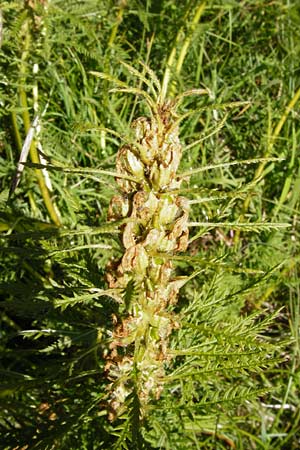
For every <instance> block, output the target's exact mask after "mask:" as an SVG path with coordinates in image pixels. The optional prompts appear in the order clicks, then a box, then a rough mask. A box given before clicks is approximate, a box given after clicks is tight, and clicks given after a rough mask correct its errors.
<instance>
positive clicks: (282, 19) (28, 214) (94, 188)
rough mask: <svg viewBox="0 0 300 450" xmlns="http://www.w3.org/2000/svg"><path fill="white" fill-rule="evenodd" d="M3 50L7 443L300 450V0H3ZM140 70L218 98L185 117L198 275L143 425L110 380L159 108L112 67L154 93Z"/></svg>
mask: <svg viewBox="0 0 300 450" xmlns="http://www.w3.org/2000/svg"><path fill="white" fill-rule="evenodd" d="M0 39H1V53H0V65H1V77H0V102H1V111H0V117H1V123H0V158H1V165H0V177H1V178H0V182H1V194H0V207H1V209H0V231H1V248H0V253H1V259H0V266H1V271H0V279H1V284H0V294H1V361H2V362H1V366H0V374H1V391H0V399H1V408H0V429H1V443H0V447H1V449H2V448H3V449H15V450H17V449H18V450H20V449H27V448H28V449H43V450H44V449H67V448H68V449H74V450H75V449H88V450H90V449H121V448H128V449H134V448H136V449H142V448H149V449H154V448H161V449H172V450H173V449H189V448H197V449H200V448H203V449H228V448H236V449H245V450H248V449H264V450H267V449H270V450H271V449H272V450H275V449H286V450H292V449H298V448H299V447H300V407H299V405H300V399H299V395H300V394H299V392H300V391H299V387H300V372H299V362H300V343H299V289H300V285H299V278H298V264H299V193H300V166H299V157H298V153H299V133H300V127H299V102H298V99H299V97H300V90H299V89H300V88H299V86H300V83H299V81H300V80H299V78H300V73H299V60H300V7H299V2H298V1H297V0H286V1H284V0H278V1H276V0H274V1H266V0H264V1H262V0H242V1H234V0H222V1H209V0H208V1H207V2H199V1H196V0H195V1H193V0H190V1H188V0H186V1H180V2H176V1H173V0H169V1H168V0H163V1H157V0H152V1H151V0H145V1H138V0H127V1H126V0H120V1H113V0H85V1H79V0H64V1H62V0H24V1H23V0H16V1H14V0H3V1H2V2H1V38H0ZM121 61H124V62H126V63H127V64H129V65H130V66H131V67H132V68H134V69H136V70H138V71H140V72H141V73H143V74H144V75H145V72H144V70H145V68H144V67H143V66H142V65H141V64H140V61H143V62H144V63H146V64H147V65H148V66H149V67H151V69H152V70H153V71H154V72H155V73H156V75H157V76H158V77H159V79H160V80H164V82H165V84H164V86H165V87H167V89H168V95H169V96H174V95H177V94H179V93H182V92H184V91H186V90H188V89H192V88H202V89H205V90H206V91H207V92H208V95H203V96H200V97H197V96H194V97H187V98H186V99H184V101H183V102H182V105H181V108H180V114H185V113H186V116H185V119H184V120H182V122H181V130H180V135H181V142H182V144H183V146H184V156H183V159H182V164H181V168H180V172H181V173H186V172H189V174H190V177H189V184H188V183H186V185H185V186H184V188H185V191H184V192H183V194H184V195H186V196H187V197H188V198H189V199H190V200H191V206H192V210H191V217H190V220H191V222H194V223H195V224H197V225H195V226H194V227H191V239H190V246H189V248H188V251H187V252H186V253H185V254H184V255H182V257H180V258H178V260H177V261H176V265H177V272H178V274H181V275H188V276H189V275H191V274H194V271H197V274H198V275H197V276H196V277H194V278H193V279H191V281H190V282H189V283H187V284H186V285H185V286H184V288H183V289H182V291H181V296H180V300H179V303H178V304H177V305H176V307H174V308H175V311H176V312H177V314H178V318H179V319H178V321H179V324H178V328H177V330H175V331H174V333H173V334H172V339H171V342H170V347H171V348H172V349H173V355H175V356H174V361H173V365H172V366H170V367H169V368H168V370H169V378H168V380H169V384H168V385H167V387H166V389H165V390H164V392H163V394H162V396H161V398H160V399H159V400H153V402H152V404H151V407H150V408H149V414H148V416H147V417H146V418H144V419H141V420H140V423H135V422H133V415H132V408H133V405H132V403H130V401H128V404H127V405H126V407H127V410H126V411H125V413H124V415H123V416H122V417H121V418H120V419H118V420H116V421H115V422H109V421H108V420H107V413H106V410H105V398H106V397H105V396H106V394H107V391H106V389H107V384H108V382H107V380H106V379H105V376H104V374H103V372H104V365H105V362H104V360H103V353H104V352H105V349H106V348H107V345H108V344H107V342H108V339H109V330H110V329H111V327H112V316H113V314H118V309H117V306H116V304H115V302H114V301H113V300H112V299H111V298H110V297H109V296H105V295H104V296H103V289H105V288H106V282H105V277H104V272H105V267H106V264H107V262H108V261H109V260H110V259H111V258H112V257H113V256H115V257H116V256H118V255H119V256H120V251H121V249H120V245H119V242H118V237H117V235H116V233H115V232H114V229H113V227H112V226H111V225H110V224H108V223H107V221H106V213H107V208H108V204H109V200H110V198H111V197H112V196H113V194H114V193H115V191H116V184H115V182H114V178H113V177H112V176H111V175H110V174H109V172H113V171H114V166H115V155H116V152H117V150H118V148H119V147H120V145H122V140H121V136H126V135H128V133H129V131H128V130H129V125H130V123H131V121H132V120H133V119H134V118H136V117H138V116H140V115H143V114H146V113H147V110H146V108H145V105H144V104H143V102H142V101H141V99H140V98H139V97H137V96H134V95H129V94H128V93H123V92H111V88H112V87H115V86H114V83H111V82H110V81H109V80H108V79H106V80H103V79H100V78H99V77H97V76H95V73H93V72H102V73H106V74H107V75H109V76H111V77H114V78H115V79H119V80H122V81H123V82H124V83H126V84H128V85H129V86H132V87H138V88H141V89H146V86H145V84H144V83H143V82H142V81H141V78H140V77H138V76H136V74H135V73H134V70H132V69H131V70H130V68H129V69H128V67H126V65H124V64H122V63H121ZM146 76H147V77H149V73H148V74H146ZM150 78H151V74H150ZM190 112H192V113H191V114H190ZM36 117H38V119H37V120H35V118H36ZM32 123H34V125H35V135H34V138H33V139H31V140H30V139H28V135H29V137H30V135H31V133H32V128H31V124H32ZM109 130H113V131H114V133H112V132H111V131H109ZM26 136H27V140H25V138H26ZM27 144H29V145H27ZM26 147H28V149H29V150H30V155H29V157H28V162H27V163H26V164H25V168H24V170H23V173H22V177H21V180H20V183H19V186H18V187H17V188H16V189H14V184H12V183H13V180H14V177H15V173H16V167H17V162H18V160H19V158H20V153H21V151H22V148H23V150H24V149H26ZM254 159H257V162H256V163H251V164H250V162H251V160H254ZM241 161H245V162H244V163H242V162H241ZM237 162H239V163H237ZM252 162H253V161H252ZM41 165H42V166H43V167H44V166H47V171H46V170H45V168H44V169H43V170H41ZM23 166H24V165H20V168H21V167H23ZM39 167H40V168H39ZM194 169H195V171H194V172H193V173H191V171H192V170H194ZM198 169H199V170H198ZM19 170H20V169H19ZM10 190H11V191H12V192H11V196H10V198H9V200H8V194H9V191H10ZM176 352H177V353H176ZM136 430H138V431H136Z"/></svg>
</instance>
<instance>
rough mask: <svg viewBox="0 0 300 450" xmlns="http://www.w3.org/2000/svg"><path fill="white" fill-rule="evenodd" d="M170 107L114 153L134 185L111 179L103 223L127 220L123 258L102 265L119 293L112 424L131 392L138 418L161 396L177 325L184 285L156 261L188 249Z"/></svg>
mask: <svg viewBox="0 0 300 450" xmlns="http://www.w3.org/2000/svg"><path fill="white" fill-rule="evenodd" d="M175 107H176V105H175V104H174V102H172V103H171V102H165V103H163V104H156V106H155V109H154V111H152V114H151V117H140V118H138V119H136V120H135V121H134V122H133V123H132V126H131V127H132V129H133V135H134V136H135V141H134V142H133V143H132V144H126V145H124V146H123V147H121V148H120V149H119V151H118V153H117V162H116V167H117V172H118V173H120V174H121V173H122V174H123V175H124V174H125V175H129V176H130V177H132V176H134V177H135V179H136V181H131V180H128V179H124V178H117V183H118V185H119V188H120V191H121V193H120V195H117V196H115V197H113V198H112V199H111V202H110V206H109V220H114V221H118V220H120V219H127V223H126V225H125V226H124V224H123V225H121V226H120V231H121V233H122V242H123V247H124V253H123V256H122V258H120V260H118V261H113V262H111V263H110V264H109V265H108V266H107V281H108V284H109V287H110V288H117V289H120V290H121V291H122V292H123V294H122V295H123V297H122V298H123V304H124V309H123V311H125V313H124V314H125V316H123V317H120V318H118V319H117V320H116V321H115V328H114V330H113V332H112V339H111V343H110V351H109V353H108V355H107V357H106V359H107V362H106V373H107V377H108V379H109V380H110V381H111V384H110V385H109V391H110V394H109V411H110V413H109V417H110V419H111V420H112V419H114V418H115V417H117V416H119V415H120V414H121V413H122V411H123V409H124V403H125V402H126V399H129V398H130V394H131V393H132V392H133V390H135V392H136V395H137V398H138V400H139V403H140V414H141V415H144V414H145V409H146V406H147V403H148V402H149V400H150V399H151V398H156V399H157V398H159V396H160V394H161V392H162V389H163V382H162V379H163V377H164V371H165V365H166V363H167V362H168V360H169V359H170V357H169V355H168V340H169V336H170V333H171V332H172V329H174V327H175V326H177V325H176V321H175V316H174V315H172V313H171V312H170V308H169V306H170V305H172V304H174V303H176V300H177V294H178V291H179V289H180V287H181V285H182V283H178V280H176V278H175V277H174V273H173V272H174V271H173V265H172V262H171V261H170V259H164V258H163V257H162V256H163V255H164V254H168V255H175V254H176V253H177V252H182V251H185V250H186V248H187V245H188V212H189V203H188V201H187V200H186V199H185V198H182V197H179V196H178V195H177V191H178V188H179V187H180V184H181V181H179V180H178V178H177V169H178V166H179V163H180V159H181V154H182V147H181V144H180V141H179V135H178V132H179V130H178V126H177V125H176V124H175V119H176V116H175V113H174V111H175ZM173 191H174V192H173ZM158 254H159V255H160V257H159V256H158Z"/></svg>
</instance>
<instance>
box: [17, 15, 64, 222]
mask: <svg viewBox="0 0 300 450" xmlns="http://www.w3.org/2000/svg"><path fill="white" fill-rule="evenodd" d="M23 31H24V48H23V52H22V56H21V65H20V75H21V77H20V78H21V84H20V87H19V101H20V106H21V108H22V118H23V124H24V130H25V134H26V135H27V133H28V132H29V129H30V127H31V120H30V115H29V112H28V103H27V95H26V91H25V88H24V86H25V82H26V63H27V58H28V55H29V50H30V27H29V19H28V18H26V19H25V22H24V24H23ZM12 120H13V128H14V133H15V137H16V140H17V142H18V145H20V144H21V140H20V135H19V131H18V129H17V121H16V117H15V116H12ZM29 153H30V158H31V161H32V162H33V163H34V164H40V163H41V162H40V158H39V155H38V151H37V147H36V143H35V141H34V140H33V141H32V143H31V146H30V151H29ZM35 174H36V177H37V180H38V184H39V187H40V191H41V194H42V197H43V200H44V204H45V206H46V208H47V211H48V214H49V216H50V218H51V220H52V221H53V222H54V223H55V225H57V226H61V220H60V218H59V214H58V212H57V211H56V208H55V206H54V204H53V202H52V200H51V196H50V191H49V189H48V187H47V184H46V181H45V178H44V175H43V172H42V170H41V169H35Z"/></svg>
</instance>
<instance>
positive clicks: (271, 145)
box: [235, 87, 300, 244]
mask: <svg viewBox="0 0 300 450" xmlns="http://www.w3.org/2000/svg"><path fill="white" fill-rule="evenodd" d="M299 98H300V87H299V88H298V90H297V92H296V93H295V95H294V96H293V98H292V99H291V101H290V102H289V104H288V105H287V107H286V108H285V111H284V113H283V115H282V116H281V118H280V120H279V122H278V123H277V125H276V127H275V128H274V131H273V133H272V135H271V136H270V138H269V141H268V146H267V150H266V153H265V154H264V158H268V157H269V155H271V154H272V151H273V148H274V144H275V142H276V139H277V138H278V136H279V134H280V131H281V129H282V127H283V125H284V124H285V122H286V120H287V118H288V116H289V114H290V112H291V111H292V110H293V108H294V106H295V105H296V103H297V101H298V100H299ZM266 164H267V161H262V162H261V163H260V165H259V166H258V167H257V169H256V171H255V174H254V177H253V182H254V181H256V180H259V179H260V178H261V176H262V174H263V171H264V168H265V166H266ZM251 198H252V195H251V194H249V195H248V196H247V198H246V199H245V201H244V205H243V210H242V215H241V217H240V219H239V220H240V222H243V221H244V220H245V215H246V214H247V211H248V209H249V205H250V201H251ZM239 239H240V231H239V230H238V231H237V233H236V235H235V244H237V243H238V242H239Z"/></svg>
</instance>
